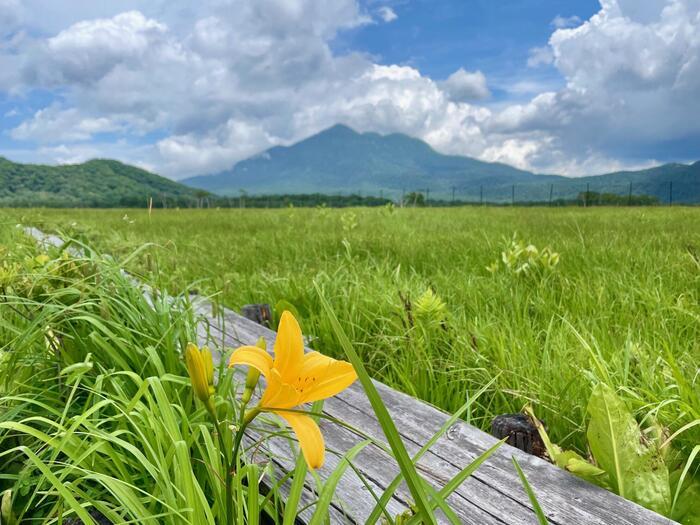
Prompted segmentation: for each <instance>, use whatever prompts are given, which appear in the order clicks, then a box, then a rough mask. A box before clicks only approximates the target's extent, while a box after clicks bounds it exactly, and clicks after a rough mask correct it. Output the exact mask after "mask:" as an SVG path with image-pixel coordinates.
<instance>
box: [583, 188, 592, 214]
mask: <svg viewBox="0 0 700 525" xmlns="http://www.w3.org/2000/svg"><path fill="white" fill-rule="evenodd" d="M590 190H591V183H590V182H587V183H586V195H584V197H583V207H584V208H587V207H588V199H589V198H590V195H591V191H590Z"/></svg>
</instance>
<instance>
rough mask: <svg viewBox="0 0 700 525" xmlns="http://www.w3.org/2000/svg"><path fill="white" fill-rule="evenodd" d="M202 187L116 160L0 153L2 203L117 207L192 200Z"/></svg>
mask: <svg viewBox="0 0 700 525" xmlns="http://www.w3.org/2000/svg"><path fill="white" fill-rule="evenodd" d="M200 192H201V190H199V191H198V190H195V189H193V188H190V187H187V186H184V185H183V184H180V183H177V182H174V181H172V180H170V179H166V178H165V177H160V176H159V175H155V174H153V173H150V172H148V171H146V170H142V169H140V168H137V167H135V166H129V165H127V164H122V163H121V162H118V161H116V160H91V161H89V162H85V163H83V164H72V165H64V166H43V165H39V164H18V163H15V162H11V161H9V160H7V159H5V158H3V157H0V206H53V207H73V206H75V207H112V206H145V205H146V202H147V201H148V198H149V197H152V198H153V199H154V202H155V204H157V205H161V204H162V202H163V200H164V199H166V200H167V201H169V202H170V205H174V204H185V203H192V202H193V201H195V199H196V198H197V196H198V195H199V193H200Z"/></svg>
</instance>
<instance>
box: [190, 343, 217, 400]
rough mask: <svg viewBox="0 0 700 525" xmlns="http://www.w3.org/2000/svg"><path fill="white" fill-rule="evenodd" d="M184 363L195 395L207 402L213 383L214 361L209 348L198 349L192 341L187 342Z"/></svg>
mask: <svg viewBox="0 0 700 525" xmlns="http://www.w3.org/2000/svg"><path fill="white" fill-rule="evenodd" d="M185 363H187V371H188V372H189V374H190V381H192V388H193V389H194V393H195V395H196V396H197V397H198V398H199V399H200V401H202V402H203V403H206V402H208V401H209V398H210V397H211V394H212V390H213V384H214V362H213V359H212V356H211V352H210V351H209V348H207V347H206V346H205V347H203V348H202V349H201V350H200V349H199V348H197V345H195V344H194V343H187V348H186V349H185Z"/></svg>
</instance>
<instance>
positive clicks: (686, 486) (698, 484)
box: [670, 445, 700, 525]
mask: <svg viewBox="0 0 700 525" xmlns="http://www.w3.org/2000/svg"><path fill="white" fill-rule="evenodd" d="M698 453H700V445H696V446H695V447H693V451H692V452H691V453H690V456H689V457H688V460H687V461H686V462H685V466H684V467H683V470H682V471H681V470H680V469H678V470H676V471H675V472H673V473H672V474H671V475H670V478H671V488H673V489H674V491H673V504H672V505H671V513H670V514H671V518H673V519H674V520H676V521H678V522H681V523H684V524H688V523H692V524H693V525H696V524H699V525H700V481H698V480H695V479H693V478H692V477H690V476H688V474H689V472H690V467H691V465H692V464H693V462H694V461H695V458H696V457H697V455H698Z"/></svg>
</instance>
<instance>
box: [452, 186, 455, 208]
mask: <svg viewBox="0 0 700 525" xmlns="http://www.w3.org/2000/svg"><path fill="white" fill-rule="evenodd" d="M454 203H455V187H454V186H452V204H454Z"/></svg>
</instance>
